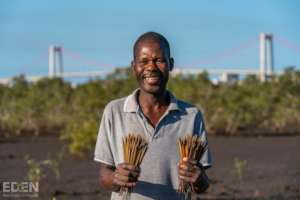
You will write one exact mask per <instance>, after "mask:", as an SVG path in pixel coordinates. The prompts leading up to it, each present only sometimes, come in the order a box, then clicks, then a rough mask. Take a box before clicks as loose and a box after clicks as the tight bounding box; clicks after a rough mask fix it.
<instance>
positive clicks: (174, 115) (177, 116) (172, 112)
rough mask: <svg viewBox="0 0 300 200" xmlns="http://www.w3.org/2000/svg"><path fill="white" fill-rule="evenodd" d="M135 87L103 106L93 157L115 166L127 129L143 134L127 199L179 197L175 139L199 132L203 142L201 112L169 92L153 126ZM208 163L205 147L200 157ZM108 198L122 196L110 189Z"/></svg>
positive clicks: (121, 154) (206, 164) (177, 158)
mask: <svg viewBox="0 0 300 200" xmlns="http://www.w3.org/2000/svg"><path fill="white" fill-rule="evenodd" d="M138 92H139V90H138V89H137V90H135V91H134V92H133V93H132V94H131V95H129V96H128V97H126V98H122V99H117V100H113V101H111V102H110V103H109V104H108V105H107V106H106V108H105V109H104V113H103V117H102V120H101V124H100V128H99V133H98V137H97V142H96V149H95V158H94V159H95V161H98V162H102V163H105V164H108V165H112V166H117V165H118V164H120V163H122V162H124V158H123V147H122V138H123V136H125V135H126V134H128V133H135V134H140V135H142V136H144V138H146V139H147V140H148V142H149V146H148V150H147V152H146V154H145V157H144V159H143V161H142V164H141V166H140V168H141V173H140V176H139V181H138V183H137V185H136V186H135V187H134V188H133V191H132V193H131V194H130V197H129V199H133V200H134V199H139V200H140V199H147V200H148V199H163V200H167V199H170V200H176V199H183V195H179V194H178V193H177V192H176V189H177V188H178V184H179V182H178V162H179V151H178V146H177V139H178V138H179V137H182V136H184V135H187V134H196V135H199V136H201V138H202V140H203V141H204V142H207V138H206V132H205V127H204V121H203V117H202V114H201V112H200V111H199V109H197V108H196V107H195V106H193V105H190V104H188V103H185V102H183V101H180V100H177V99H176V98H175V97H174V96H173V95H172V94H171V93H170V92H168V93H169V95H170V104H169V107H168V109H167V111H166V112H165V114H164V115H163V116H162V117H161V119H160V120H159V122H158V124H157V125H156V127H155V128H153V127H152V126H151V124H150V123H149V122H148V120H147V119H146V117H145V116H144V114H143V112H142V111H141V108H140V106H139V104H138V103H137V94H138ZM200 162H201V164H202V165H203V166H204V167H210V166H211V155H210V152H209V149H207V151H206V152H205V153H204V155H203V157H202V158H201V160H200ZM111 199H113V200H118V199H122V197H121V196H120V195H119V194H118V193H115V192H113V193H112V196H111Z"/></svg>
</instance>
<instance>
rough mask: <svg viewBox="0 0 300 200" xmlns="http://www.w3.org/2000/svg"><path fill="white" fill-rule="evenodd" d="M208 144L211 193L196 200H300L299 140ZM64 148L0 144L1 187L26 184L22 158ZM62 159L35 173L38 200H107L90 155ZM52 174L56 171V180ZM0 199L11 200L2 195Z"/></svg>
mask: <svg viewBox="0 0 300 200" xmlns="http://www.w3.org/2000/svg"><path fill="white" fill-rule="evenodd" d="M209 144H210V147H211V150H212V154H213V158H214V160H213V165H214V166H213V168H211V169H210V170H208V174H209V176H210V178H211V182H212V183H211V187H210V188H209V190H208V191H207V192H206V194H204V195H201V196H194V197H193V198H194V199H197V198H201V199H300V136H289V137H220V136H218V137H217V136H210V138H209ZM64 146H65V147H66V144H65V143H63V142H61V141H60V140H59V139H58V137H57V136H42V137H36V138H30V137H18V138H10V139H3V138H2V139H0V181H1V182H3V181H17V182H21V181H28V178H27V175H28V171H29V165H28V164H26V160H28V159H29V158H28V157H27V158H26V156H30V158H32V159H34V161H35V162H36V163H37V162H41V161H43V160H47V159H48V158H50V157H52V158H53V157H54V159H59V158H58V156H57V155H59V154H60V153H59V152H62V149H63V147H64ZM60 155H63V158H62V159H61V161H60V163H59V167H55V166H52V167H51V166H50V165H49V163H48V164H43V165H41V166H40V167H39V168H40V169H42V170H43V172H42V173H41V175H43V174H44V175H45V176H44V177H42V176H40V178H42V180H41V181H40V186H39V189H40V191H39V197H38V199H52V197H55V198H53V199H57V200H60V199H109V196H110V195H109V193H108V192H105V191H104V190H102V189H101V188H99V187H98V164H97V163H95V162H94V161H93V159H92V155H90V156H87V157H85V158H84V159H79V158H76V157H74V156H70V155H69V154H68V153H64V154H60ZM52 164H53V162H52ZM32 166H33V165H31V168H33V167H32ZM174 167H175V166H174ZM53 169H59V171H60V174H61V175H60V177H56V176H55V173H54V172H53ZM37 177H38V176H36V177H35V178H37ZM1 185H2V184H1ZM1 192H2V188H1ZM0 199H9V198H7V197H5V198H4V197H3V194H0ZM11 199H13V198H11ZM18 199H23V197H22V198H18Z"/></svg>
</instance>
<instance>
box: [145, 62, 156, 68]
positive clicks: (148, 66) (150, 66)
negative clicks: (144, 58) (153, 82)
mask: <svg viewBox="0 0 300 200" xmlns="http://www.w3.org/2000/svg"><path fill="white" fill-rule="evenodd" d="M155 68H157V64H156V62H155V60H150V61H149V62H148V65H147V69H155Z"/></svg>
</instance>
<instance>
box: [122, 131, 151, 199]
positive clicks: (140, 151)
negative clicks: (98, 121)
mask: <svg viewBox="0 0 300 200" xmlns="http://www.w3.org/2000/svg"><path fill="white" fill-rule="evenodd" d="M147 148H148V142H147V141H146V140H145V139H144V138H143V137H142V136H140V135H137V134H132V133H129V134H128V135H127V136H125V137H123V153H124V161H125V162H127V163H129V164H131V165H134V166H136V167H139V166H140V164H141V163H142V160H143V158H144V156H145V153H146V151H147ZM128 192H130V191H128V188H127V187H121V189H120V194H121V195H123V194H125V196H127V194H128Z"/></svg>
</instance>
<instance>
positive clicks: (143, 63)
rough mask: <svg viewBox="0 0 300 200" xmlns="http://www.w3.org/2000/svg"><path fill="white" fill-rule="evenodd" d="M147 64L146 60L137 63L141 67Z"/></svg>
mask: <svg viewBox="0 0 300 200" xmlns="http://www.w3.org/2000/svg"><path fill="white" fill-rule="evenodd" d="M147 62H148V61H147V60H141V61H140V62H139V63H140V64H142V65H145V64H147Z"/></svg>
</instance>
